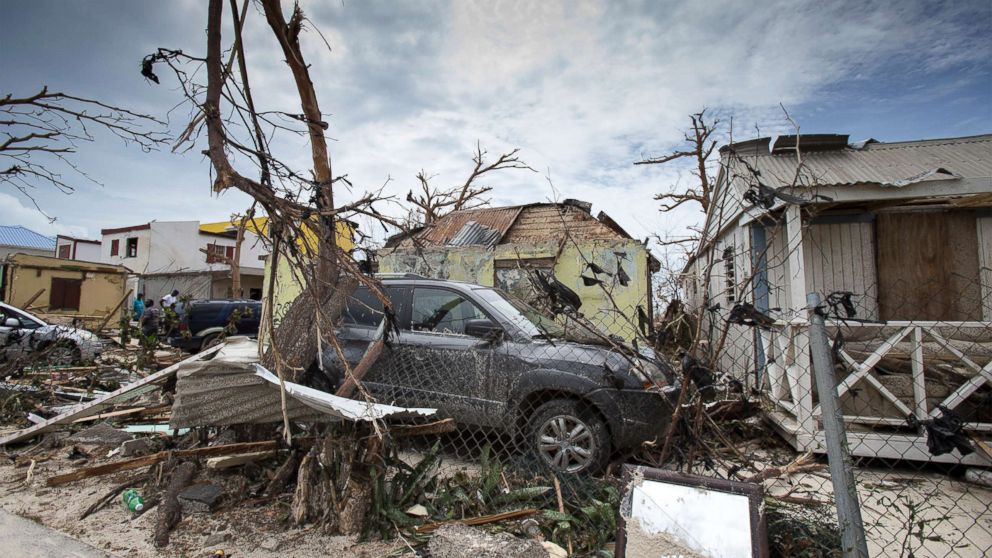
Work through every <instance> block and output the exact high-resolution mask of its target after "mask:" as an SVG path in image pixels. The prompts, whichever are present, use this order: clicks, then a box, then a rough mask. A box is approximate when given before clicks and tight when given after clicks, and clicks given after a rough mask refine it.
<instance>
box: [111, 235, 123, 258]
mask: <svg viewBox="0 0 992 558" xmlns="http://www.w3.org/2000/svg"><path fill="white" fill-rule="evenodd" d="M120 253H121V239H119V238H115V239H113V240H111V241H110V255H111V256H119V255H120Z"/></svg>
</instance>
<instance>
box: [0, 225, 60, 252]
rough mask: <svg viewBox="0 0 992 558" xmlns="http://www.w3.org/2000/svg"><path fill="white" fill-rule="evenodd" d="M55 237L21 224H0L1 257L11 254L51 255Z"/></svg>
mask: <svg viewBox="0 0 992 558" xmlns="http://www.w3.org/2000/svg"><path fill="white" fill-rule="evenodd" d="M54 250H55V239H54V238H51V237H48V236H45V235H43V234H39V233H36V232H34V231H33V230H31V229H28V228H25V227H22V226H20V225H13V226H7V225H0V259H3V258H5V257H7V255H9V254H32V255H35V256H51V255H52V253H53V251H54Z"/></svg>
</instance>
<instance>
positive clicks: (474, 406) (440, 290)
mask: <svg viewBox="0 0 992 558" xmlns="http://www.w3.org/2000/svg"><path fill="white" fill-rule="evenodd" d="M381 279H382V282H383V285H384V286H385V289H386V292H387V295H388V296H389V298H390V300H391V301H392V303H393V307H394V311H395V314H396V322H397V325H398V327H399V330H400V331H399V334H398V335H394V336H393V339H392V342H391V344H390V345H391V346H390V347H389V348H387V349H385V350H384V351H383V353H382V355H381V356H380V357H379V358H378V360H377V361H376V363H375V365H374V366H373V368H372V369H371V370H370V371H369V372H368V373H367V374H366V376H365V378H364V380H363V385H364V386H365V387H366V388H367V389H368V390H369V391H370V392H372V394H373V395H374V396H375V397H376V399H377V400H378V401H379V402H382V403H391V404H397V405H404V406H411V407H434V408H437V409H439V410H440V411H441V413H442V414H443V415H446V416H450V417H452V418H454V419H455V421H456V422H457V423H458V424H459V426H462V427H474V428H482V429H487V430H496V431H499V432H503V433H506V434H510V435H514V436H524V437H525V439H526V440H527V447H528V448H529V449H530V450H532V451H533V452H534V453H536V454H537V455H539V456H540V457H541V458H542V459H543V460H544V461H545V462H546V463H547V464H548V465H550V466H552V467H554V468H555V469H558V470H561V471H565V472H572V473H577V472H597V471H599V470H600V469H602V468H603V467H605V465H606V464H607V462H608V460H609V457H610V454H611V453H612V451H613V450H618V449H625V448H631V447H634V446H636V445H638V444H639V443H641V442H644V441H648V440H653V439H655V438H657V437H658V436H659V435H660V434H662V433H664V432H665V430H666V428H667V425H668V424H669V421H670V417H671V413H672V404H671V399H670V394H671V393H672V392H673V391H674V388H673V387H672V386H670V385H669V382H670V381H672V375H671V370H670V368H669V367H667V365H664V364H663V363H661V362H656V361H653V359H648V358H646V357H645V356H642V355H640V354H639V353H637V352H635V351H633V350H630V349H626V350H613V349H611V348H610V347H609V343H606V344H605V345H607V346H601V345H596V344H588V343H577V342H573V341H569V340H567V339H566V338H567V337H568V336H567V335H566V333H565V332H564V331H563V329H562V328H561V326H560V325H558V324H557V323H556V322H555V321H554V320H552V319H551V318H549V317H547V316H545V315H543V314H542V313H540V312H539V311H538V310H536V309H534V308H532V307H530V306H528V305H526V304H525V303H523V302H521V301H519V300H517V299H516V298H514V297H512V296H510V295H508V294H506V293H503V292H501V291H498V290H496V289H492V288H490V287H483V286H479V285H473V284H469V283H462V282H458V281H448V280H435V279H426V278H423V277H419V276H416V275H412V274H408V275H403V276H382V277H381ZM381 319H382V305H381V304H380V303H379V301H378V299H377V298H376V297H375V296H374V295H373V294H372V293H371V292H370V291H369V290H368V289H367V288H365V287H360V288H359V289H358V290H357V291H356V292H355V293H354V294H353V296H352V298H351V300H350V301H349V304H348V306H347V309H346V310H345V312H344V316H343V319H342V322H343V323H342V327H341V328H340V330H339V331H338V339H339V340H340V341H341V343H342V345H343V352H344V356H345V358H346V360H348V361H349V363H350V365H352V366H353V365H355V364H356V363H357V362H358V361H359V359H360V358H361V356H362V354H363V353H364V352H365V349H366V347H367V346H368V344H369V343H370V341H371V340H372V339H374V337H375V334H376V330H377V329H378V326H379V323H380V322H381ZM321 361H322V370H323V372H324V375H325V376H326V378H327V379H328V380H329V381H330V384H331V386H328V387H332V386H334V385H337V384H338V383H339V382H340V379H341V375H342V372H343V371H342V367H341V365H340V360H339V359H338V356H337V352H336V351H335V350H333V348H331V347H324V348H323V350H322V352H321ZM666 386H667V387H666Z"/></svg>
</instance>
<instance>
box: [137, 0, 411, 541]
mask: <svg viewBox="0 0 992 558" xmlns="http://www.w3.org/2000/svg"><path fill="white" fill-rule="evenodd" d="M229 2H230V8H231V9H230V11H231V16H232V20H233V21H232V24H233V25H232V27H233V35H234V38H233V41H232V42H231V44H230V46H229V47H225V45H224V41H223V36H222V30H223V28H224V26H223V12H224V4H225V2H224V1H223V0H210V2H209V5H208V10H207V53H206V57H205V58H200V57H196V56H192V55H190V54H186V53H184V52H183V51H180V50H171V49H164V48H163V49H158V50H157V51H156V52H154V53H152V54H150V55H148V56H146V57H145V59H144V60H143V62H142V75H144V76H145V77H146V78H147V79H149V80H151V81H153V82H155V83H158V82H159V78H158V76H157V75H156V74H155V70H156V66H157V65H159V64H164V65H166V66H168V68H169V69H170V70H172V72H173V73H174V74H175V76H176V78H177V80H178V82H179V84H180V88H181V90H182V92H183V94H184V96H185V97H186V99H187V101H188V102H189V106H190V107H191V110H192V112H191V115H190V124H189V125H188V126H186V128H185V130H184V131H183V133H182V134H180V139H179V142H177V144H176V146H175V148H179V147H183V146H184V145H186V144H187V143H188V144H189V145H190V146H192V145H193V144H195V143H196V141H197V139H199V138H200V136H201V134H202V132H203V130H204V129H205V130H206V139H207V150H206V152H205V153H206V154H207V156H208V158H209V159H210V162H211V165H212V167H213V171H214V173H213V178H214V180H213V185H212V189H213V191H214V192H217V193H222V192H224V191H225V190H227V189H230V188H234V189H237V190H241V191H242V192H245V193H246V194H248V195H249V196H251V197H252V198H253V199H254V200H255V203H256V204H257V205H258V206H259V207H260V208H261V209H263V210H264V211H265V213H266V214H267V216H268V231H267V235H265V236H266V237H267V241H268V242H271V254H272V255H271V259H270V262H269V264H270V271H269V273H270V275H269V285H268V293H267V296H268V298H269V300H270V303H269V304H267V305H265V315H264V316H262V321H263V323H264V324H266V325H265V328H266V329H265V330H264V332H265V336H266V338H267V339H268V343H267V351H266V353H265V354H264V356H263V359H262V361H263V363H264V364H265V365H266V366H269V367H273V368H274V369H275V370H276V372H277V375H278V376H279V379H280V384H281V386H282V389H281V390H280V392H281V397H282V407H283V435H284V437H285V439H286V440H287V441H291V437H290V432H291V429H292V426H291V425H290V423H289V420H288V414H287V412H286V392H285V385H284V383H283V382H284V381H285V380H286V379H291V380H295V381H303V380H304V379H305V378H306V377H307V376H308V371H309V370H310V369H311V368H312V367H313V366H314V365H315V364H316V363H317V361H318V359H317V355H318V351H320V350H321V348H322V347H329V348H331V349H333V350H334V351H336V352H337V353H338V357H339V362H341V363H342V365H343V367H344V381H343V383H342V385H341V386H339V387H338V389H337V394H338V395H341V396H345V397H348V396H350V395H352V394H353V393H355V392H356V391H357V392H358V393H359V394H360V395H362V396H363V397H365V398H366V399H367V400H369V401H371V396H370V395H369V394H368V393H367V392H366V391H365V390H364V388H363V386H362V384H361V379H362V377H363V375H364V373H365V372H366V371H368V370H369V369H370V368H371V365H372V363H374V362H375V360H376V359H377V358H378V356H379V354H380V353H381V351H382V350H383V347H384V345H385V342H386V340H387V339H388V336H389V334H390V331H392V329H393V325H392V317H393V312H392V304H391V303H390V301H389V299H388V298H387V297H386V295H385V293H384V292H383V290H382V287H381V285H380V283H379V282H378V281H377V280H376V279H375V277H373V276H371V275H368V274H366V273H363V272H362V269H361V268H360V266H359V264H358V262H356V261H355V260H354V259H353V257H352V256H351V254H348V253H346V252H344V251H343V250H342V249H341V246H339V245H338V228H337V224H338V222H339V220H341V219H347V218H350V217H352V216H355V215H365V216H368V217H370V218H372V219H376V220H378V221H379V222H382V223H384V224H391V225H394V226H400V227H402V225H401V224H400V223H398V222H396V221H395V220H392V219H390V218H389V217H386V216H384V215H383V214H382V213H380V212H379V211H377V210H376V209H375V208H374V207H373V204H375V203H378V202H385V201H387V200H390V198H389V197H386V196H383V195H381V192H382V187H380V188H379V190H378V191H373V192H370V193H366V194H364V195H363V196H360V197H359V198H358V199H357V200H356V201H353V202H351V203H346V204H340V205H335V189H334V188H335V185H336V184H340V185H345V186H349V187H350V186H352V184H351V183H350V182H349V181H348V179H347V177H346V176H345V175H340V176H335V175H334V174H333V172H332V167H331V158H330V153H329V150H328V143H327V138H326V136H325V133H326V131H327V130H328V129H329V127H330V126H329V124H328V123H327V122H326V120H325V117H324V114H323V112H322V111H321V108H320V105H319V103H318V100H317V94H316V90H315V87H314V84H313V81H312V78H311V75H310V69H311V67H310V65H309V64H308V63H307V62H306V58H305V57H304V55H303V50H302V49H301V46H300V37H301V34H302V32H303V31H304V30H305V29H306V28H307V26H308V25H309V20H308V19H307V18H306V16H305V15H304V13H303V11H302V10H301V9H300V7H299V6H298V5H295V6H294V7H293V9H292V12H291V13H290V14H289V18H288V19H287V18H286V14H284V12H283V9H282V8H283V7H282V5H281V2H280V0H260V1H259V2H256V3H255V4H254V5H256V6H257V7H258V8H259V10H260V11H261V13H262V15H264V17H265V20H266V23H267V24H268V32H271V34H272V36H274V37H275V39H276V40H277V42H278V44H279V46H280V50H281V54H282V57H283V59H284V61H285V63H286V65H287V66H288V70H289V72H290V74H291V75H292V77H293V83H294V84H295V88H296V91H297V96H298V99H299V103H300V104H299V108H298V109H296V110H292V109H288V107H280V110H269V111H263V110H260V109H259V108H258V106H257V105H256V102H255V99H254V96H253V92H252V89H251V86H250V80H249V67H248V64H247V61H248V58H247V57H246V56H245V52H246V50H247V49H248V48H249V47H250V46H253V45H254V43H249V42H248V41H246V40H245V37H244V36H243V34H242V32H243V30H244V28H245V27H244V24H245V20H246V18H247V17H248V15H249V10H248V1H247V0H243V1H242V3H241V4H240V5H239V3H238V0H229ZM225 50H228V52H229V54H228V55H227V60H226V61H225V60H223V59H222V56H223V53H224V52H225ZM235 63H236V64H237V70H236V71H235ZM204 67H205V69H206V72H205V75H206V85H205V86H204V85H203V84H202V83H197V81H196V80H197V78H198V77H200V76H202V75H203V74H204V72H202V71H201V70H202V69H203V68H204ZM285 134H295V135H297V136H302V137H304V138H306V139H307V140H308V143H309V145H310V155H311V157H310V164H309V165H308V166H307V167H306V168H303V169H294V168H292V167H291V166H290V165H288V164H286V163H285V162H283V161H281V160H279V159H278V158H276V157H275V156H274V155H273V149H272V144H273V143H276V142H278V141H279V140H280V138H282V137H283V136H284V135H285ZM188 149H189V148H187V150H188ZM249 164H251V165H254V167H256V170H257V173H258V174H257V178H256V177H255V176H254V173H253V172H252V173H249V172H247V171H244V170H239V169H240V168H242V167H245V166H246V165H249ZM242 234H243V233H242ZM284 259H285V260H288V261H289V264H290V266H291V267H292V269H293V274H294V276H295V277H296V278H297V279H299V280H300V281H301V282H302V284H303V293H302V294H301V295H300V296H299V297H297V299H296V300H295V301H294V302H293V303H292V304H291V306H290V307H289V309H288V310H287V311H286V313H285V315H284V316H283V317H282V319H281V321H280V323H279V326H278V327H275V325H274V320H273V309H272V307H273V304H271V301H272V299H273V295H274V285H275V282H276V276H277V273H278V271H277V270H278V269H279V265H280V261H284ZM359 283H361V284H364V285H365V286H367V287H368V288H369V290H370V291H371V292H372V293H373V294H374V295H375V296H377V297H378V298H379V300H380V301H381V302H382V305H383V308H384V315H385V317H384V318H383V321H382V323H381V325H380V328H379V333H378V336H377V337H376V338H375V339H374V340H373V341H372V342H371V343H370V344H369V347H368V349H367V350H366V353H365V355H364V356H363V357H362V358H361V359H360V361H359V362H358V363H357V364H356V365H355V366H354V367H351V366H349V365H348V362H349V361H348V359H347V358H345V357H344V353H343V348H342V346H341V343H340V342H339V341H338V339H337V338H336V336H335V335H334V330H335V326H336V325H337V324H338V321H339V317H340V315H341V312H342V310H343V308H344V306H345V303H346V301H347V300H348V297H349V296H350V295H351V293H352V292H353V291H354V289H355V288H356V286H357V285H358V284H359ZM372 428H373V429H374V433H369V432H367V431H364V430H363V429H364V427H361V428H358V429H353V430H352V431H351V432H350V433H349V432H344V431H342V430H341V429H334V428H330V429H326V430H324V431H323V432H324V434H325V435H324V437H323V439H322V441H318V442H316V443H314V444H313V447H312V450H311V453H308V454H307V456H306V457H305V458H304V459H303V460H302V461H301V462H300V465H299V472H298V478H299V480H298V482H297V492H296V496H295V498H294V501H293V506H292V516H293V519H294V521H296V522H297V523H306V522H310V521H314V520H317V521H321V522H324V523H326V524H328V525H331V524H336V525H337V526H338V527H339V528H340V529H341V530H342V531H348V532H350V530H351V529H352V528H353V527H354V526H355V525H356V524H355V523H349V522H345V521H344V520H343V519H341V518H344V517H357V518H361V517H363V516H364V511H363V510H365V509H367V507H368V506H369V504H370V495H371V492H370V490H369V489H368V486H367V480H368V477H367V476H364V477H363V475H367V470H366V469H367V467H368V465H367V464H368V463H372V462H375V461H376V459H377V457H376V455H378V452H380V451H381V450H382V443H381V439H382V438H381V430H380V426H379V425H378V424H376V423H372ZM373 434H374V435H373ZM336 436H346V437H347V440H348V441H347V442H345V441H344V440H335V437H336ZM374 440H378V442H375V441H374ZM334 444H338V445H340V444H344V445H346V446H349V447H352V448H358V449H361V451H364V452H366V453H365V454H364V456H358V457H355V456H354V455H353V456H352V458H353V459H352V460H351V461H349V462H348V463H347V464H346V465H342V468H341V470H342V471H344V472H342V473H341V475H340V477H339V478H328V476H327V475H325V474H323V473H321V472H320V470H321V469H322V468H323V467H325V466H327V464H326V463H325V461H324V457H321V458H320V460H319V463H318V459H317V458H316V457H315V455H312V454H313V453H314V452H321V451H322V449H321V448H323V447H329V446H330V445H334ZM320 455H322V456H323V455H325V454H324V453H320ZM326 455H330V454H326ZM349 459H351V458H349ZM363 479H364V480H363ZM328 495H329V496H328ZM329 501H330V502H336V504H334V505H330V506H328V505H325V504H327V502H329ZM346 525H347V526H348V527H347V528H346ZM358 527H359V528H360V522H359V524H358Z"/></svg>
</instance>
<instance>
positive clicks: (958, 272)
mask: <svg viewBox="0 0 992 558" xmlns="http://www.w3.org/2000/svg"><path fill="white" fill-rule="evenodd" d="M876 243H877V245H878V290H879V317H880V318H881V319H882V320H980V319H981V315H982V311H981V304H980V296H981V290H980V281H979V274H978V233H977V225H976V219H975V214H974V212H971V211H929V212H914V213H880V214H879V215H878V221H877V237H876ZM951 247H953V249H951Z"/></svg>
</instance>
